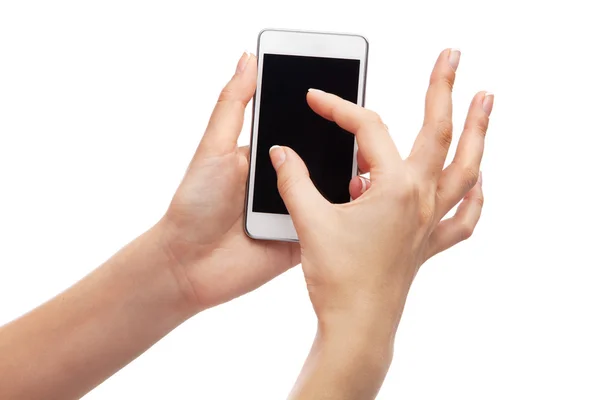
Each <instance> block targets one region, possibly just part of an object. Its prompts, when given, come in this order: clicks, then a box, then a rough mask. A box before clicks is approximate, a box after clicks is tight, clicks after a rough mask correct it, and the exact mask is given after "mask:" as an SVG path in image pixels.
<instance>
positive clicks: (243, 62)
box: [235, 51, 250, 74]
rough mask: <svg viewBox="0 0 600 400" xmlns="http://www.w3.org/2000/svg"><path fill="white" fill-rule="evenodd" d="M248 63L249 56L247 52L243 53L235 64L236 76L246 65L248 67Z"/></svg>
mask: <svg viewBox="0 0 600 400" xmlns="http://www.w3.org/2000/svg"><path fill="white" fill-rule="evenodd" d="M248 61H250V54H249V53H248V52H247V51H244V54H242V56H241V57H240V60H239V61H238V63H237V68H236V69H235V73H236V74H241V73H242V72H244V70H245V69H246V65H248Z"/></svg>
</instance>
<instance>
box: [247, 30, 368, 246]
mask: <svg viewBox="0 0 600 400" xmlns="http://www.w3.org/2000/svg"><path fill="white" fill-rule="evenodd" d="M367 55H368V42H367V41H366V39H365V38H364V37H362V36H358V35H345V34H332V33H318V32H299V31H282V30H264V31H262V32H261V33H260V35H259V38H258V52H257V57H258V77H257V87H256V94H255V96H254V104H253V120H252V139H251V145H250V171H249V178H248V188H247V194H246V210H245V230H246V233H247V234H248V236H250V237H252V238H254V239H266V240H286V241H297V240H298V235H297V233H296V230H295V229H294V225H293V223H292V220H291V218H290V215H289V214H288V212H287V209H286V207H285V205H284V203H283V200H282V199H281V197H280V195H279V191H278V189H277V176H276V174H275V171H274V169H273V167H272V165H271V161H270V158H269V149H270V148H271V147H272V146H274V145H284V146H289V147H291V148H292V149H294V150H295V151H296V152H297V153H298V155H300V157H301V158H302V159H303V160H304V162H305V163H306V166H307V168H308V170H309V172H310V175H311V179H312V180H313V182H314V184H315V186H316V187H317V189H319V191H320V192H321V193H322V194H323V196H324V197H325V198H326V199H327V200H329V201H330V202H332V203H345V202H348V201H350V194H349V192H348V184H349V182H350V180H351V179H352V177H353V176H355V175H356V174H357V162H356V151H357V147H356V141H355V138H354V135H352V134H350V133H348V132H346V131H344V130H343V129H342V128H340V127H338V126H337V125H336V124H335V123H334V122H331V121H328V120H326V119H324V118H322V117H320V116H319V115H317V114H315V113H314V112H313V111H312V110H311V109H310V107H309V106H308V104H307V102H306V93H307V92H308V89H310V88H314V89H320V90H324V91H327V92H329V93H333V94H336V95H338V96H340V97H342V98H344V99H346V100H348V101H351V102H353V103H356V104H359V105H361V106H362V105H364V89H365V82H366V69H367Z"/></svg>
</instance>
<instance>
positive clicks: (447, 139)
mask: <svg viewBox="0 0 600 400" xmlns="http://www.w3.org/2000/svg"><path fill="white" fill-rule="evenodd" d="M435 132H436V137H437V139H438V141H439V143H440V145H441V146H443V147H444V148H445V149H447V148H449V147H450V144H451V143H452V121H449V120H441V121H438V122H437V123H436V126H435Z"/></svg>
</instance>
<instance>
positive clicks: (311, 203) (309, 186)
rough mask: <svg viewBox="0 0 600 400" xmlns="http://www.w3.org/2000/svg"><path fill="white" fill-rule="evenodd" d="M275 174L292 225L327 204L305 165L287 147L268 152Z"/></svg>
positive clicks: (275, 148) (276, 147)
mask: <svg viewBox="0 0 600 400" xmlns="http://www.w3.org/2000/svg"><path fill="white" fill-rule="evenodd" d="M269 155H270V157H271V163H273V167H274V168H275V172H276V173H277V188H278V189H279V194H280V195H281V198H282V199H283V202H284V203H285V206H286V207H287V209H288V211H289V213H290V215H291V217H292V221H294V225H295V226H296V228H298V224H301V223H304V222H306V221H307V220H308V219H311V218H313V217H314V216H316V215H317V214H318V210H319V209H322V208H323V207H324V205H326V204H328V203H327V200H325V198H324V197H323V196H322V195H321V193H319V191H318V190H317V188H316V187H315V185H314V184H313V182H312V180H311V179H310V176H309V173H308V169H307V168H306V164H304V161H302V159H301V158H300V156H299V155H298V154H297V153H296V152H295V151H294V150H292V149H290V148H289V147H281V146H273V147H271V149H270V150H269Z"/></svg>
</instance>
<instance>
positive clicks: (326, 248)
mask: <svg viewBox="0 0 600 400" xmlns="http://www.w3.org/2000/svg"><path fill="white" fill-rule="evenodd" d="M459 56H460V54H459V53H457V52H451V51H450V50H446V51H444V52H443V53H442V54H441V55H440V57H439V58H438V61H437V63H436V66H435V68H434V70H433V73H432V76H431V82H430V86H429V90H428V91H427V98H426V107H425V121H424V124H423V128H422V129H421V132H420V133H419V135H418V137H417V139H416V141H415V144H414V147H413V149H412V152H411V154H410V156H409V157H407V158H406V159H402V158H401V157H400V155H399V154H398V151H397V150H396V147H395V145H394V142H393V140H392V138H391V137H390V135H389V133H388V131H387V128H386V126H385V125H384V124H383V122H382V121H381V119H380V118H379V116H378V115H377V114H376V113H374V112H373V111H369V110H366V109H363V108H361V107H359V106H357V105H356V104H353V103H350V102H348V101H345V100H343V99H341V98H339V97H337V96H335V95H333V94H328V93H324V92H321V91H318V90H311V91H309V93H308V94H307V101H308V104H309V106H310V107H311V108H312V109H313V110H314V111H315V112H316V113H317V114H319V115H320V116H322V117H324V118H326V119H328V120H331V121H334V122H336V123H337V124H338V125H339V126H340V127H342V128H344V129H345V130H347V131H349V132H351V133H353V134H355V135H356V139H357V142H358V148H359V156H358V161H359V168H360V170H361V171H362V172H363V173H366V172H369V173H370V180H367V179H366V178H364V177H355V178H354V179H353V180H352V181H351V182H350V188H349V190H350V193H351V196H352V197H353V198H354V199H355V200H353V201H352V202H350V203H346V204H339V205H338V204H330V203H329V202H328V201H326V200H325V199H324V198H323V196H322V195H321V194H320V193H319V191H318V190H317V189H316V188H315V186H314V185H313V183H312V181H311V179H310V178H309V173H308V170H307V168H306V166H305V164H304V163H303V161H302V160H301V159H300V157H299V156H298V155H297V154H296V153H295V152H294V151H293V150H292V149H290V148H287V147H277V146H276V147H274V148H273V149H271V152H270V155H271V160H272V163H273V166H274V168H275V169H276V171H277V178H278V187H279V192H280V194H281V196H282V198H283V200H284V202H285V204H286V206H287V209H288V210H289V212H290V214H291V217H292V220H293V222H294V226H295V227H296V230H297V232H298V237H299V240H300V245H301V248H302V252H301V254H302V260H301V262H302V268H303V270H304V275H305V278H306V284H307V286H308V291H309V295H310V299H311V301H312V304H313V306H314V309H315V312H316V314H317V317H318V319H319V334H318V337H321V338H323V337H325V338H327V337H331V336H336V339H335V340H334V341H335V342H339V341H344V343H346V344H345V345H344V346H340V345H338V347H340V349H341V350H340V351H339V352H338V354H337V355H336V357H345V356H344V355H343V354H344V353H347V352H351V351H352V350H351V349H356V348H359V347H360V346H362V345H364V344H366V346H368V348H369V354H373V353H375V358H376V359H377V360H380V361H381V360H387V361H390V360H391V356H390V354H391V349H392V346H393V337H394V334H395V332H396V329H397V326H398V322H399V320H400V316H401V314H402V310H403V307H404V303H405V300H406V296H407V294H408V290H409V287H410V285H411V283H412V281H413V279H414V277H415V274H416V273H417V271H418V269H419V267H420V266H421V264H423V262H425V261H426V260H427V259H428V258H430V257H432V256H433V255H434V254H436V253H438V252H440V251H443V250H445V249H447V248H449V247H452V246H453V245H455V244H456V243H458V242H460V241H462V240H464V239H466V238H468V237H469V236H470V235H471V233H472V232H473V229H474V228H475V225H476V224H477V221H478V219H479V216H480V214H481V209H482V205H483V193H482V188H481V175H480V172H479V166H480V162H481V158H482V155H483V144H484V136H485V132H486V130H487V125H488V119H489V114H490V112H491V109H492V104H493V96H492V95H486V93H485V92H481V93H478V94H477V95H476V96H475V98H474V99H473V102H472V104H471V107H470V110H469V113H468V116H467V119H466V124H465V129H464V131H463V134H462V136H461V138H460V141H459V144H458V150H457V153H456V156H455V158H454V160H453V162H452V163H451V164H450V165H449V166H448V167H447V168H445V169H444V168H443V167H444V162H445V159H446V155H447V152H448V148H449V146H450V143H451V140H452V99H451V92H452V85H453V82H454V77H455V70H456V67H457V66H458V58H459ZM331 151H332V152H333V151H335V149H331ZM461 200H462V202H461V204H460V205H459V207H458V210H457V212H456V214H455V215H454V216H453V217H452V218H449V219H446V220H444V221H441V222H440V220H441V219H442V218H443V217H444V216H445V215H446V214H447V213H448V211H449V210H450V209H452V207H454V206H455V205H456V204H457V203H458V202H459V201H461ZM360 337H364V338H365V341H362V342H361V340H360V339H358V338H360ZM322 341H323V342H327V339H322ZM323 342H319V341H316V342H315V343H316V344H315V347H317V348H320V350H319V353H320V354H321V356H315V357H324V356H323V355H322V354H325V353H326V351H325V350H324V349H323V346H326V345H324V344H323ZM380 344H381V345H380ZM331 346H335V344H332V345H331ZM309 359H310V357H309ZM333 359H334V358H332V359H331V360H329V362H328V363H329V364H331V363H333V362H334V361H333ZM359 359H361V360H363V362H367V361H366V360H365V358H364V357H362V356H361V357H360V358H359ZM367 363H368V362H367ZM307 365H312V367H306V366H305V368H314V365H318V362H316V361H314V360H312V361H310V362H309V361H307ZM357 368H358V367H357ZM385 369H387V367H386V368H385ZM380 372H381V371H380ZM320 373H321V374H323V371H321V372H320ZM345 373H346V374H348V372H347V371H345ZM358 375H359V374H357V376H358ZM384 375H385V374H383V376H384ZM346 376H347V375H346ZM322 379H323V380H324V379H325V378H322ZM377 379H380V380H382V379H383V377H382V375H381V373H379V374H378V378H377ZM321 384H323V382H321ZM357 390H358V389H357ZM369 393H370V394H369V396H370V395H371V394H372V392H369ZM313 394H314V393H313ZM306 398H311V397H310V396H308V395H306ZM332 398H333V397H332ZM340 398H343V396H340ZM356 398H361V397H359V396H358V395H357V396H356ZM363 398H366V397H363Z"/></svg>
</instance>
